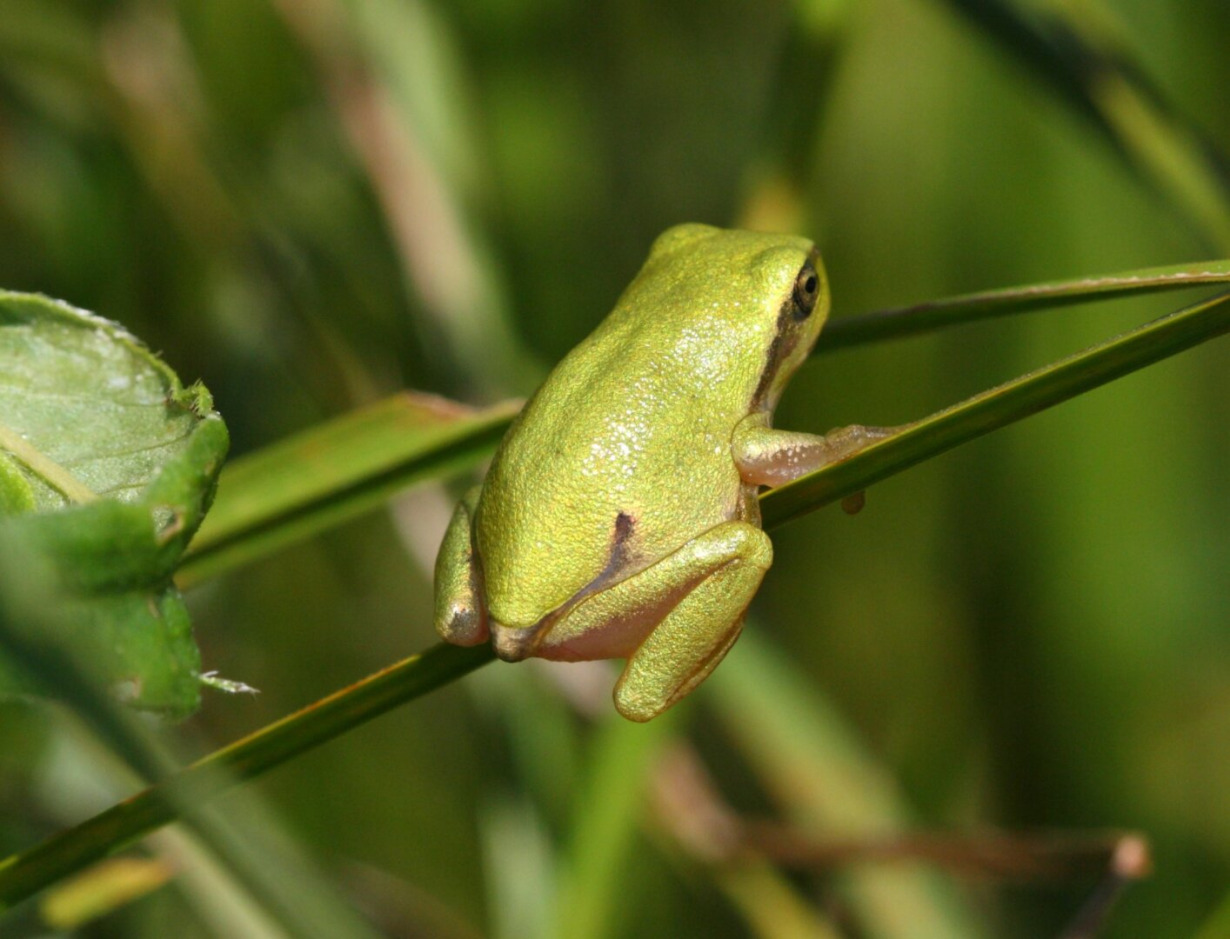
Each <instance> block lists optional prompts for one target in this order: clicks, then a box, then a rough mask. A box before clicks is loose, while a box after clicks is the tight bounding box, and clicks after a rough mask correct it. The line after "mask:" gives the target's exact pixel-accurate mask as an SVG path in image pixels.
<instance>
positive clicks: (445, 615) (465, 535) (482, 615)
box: [435, 486, 489, 646]
mask: <svg viewBox="0 0 1230 939" xmlns="http://www.w3.org/2000/svg"><path fill="white" fill-rule="evenodd" d="M480 491H481V487H480V486H475V487H474V488H473V489H471V490H470V491H469V492H467V493H466V494H465V497H464V498H463V499H462V500H461V501H460V502H459V503H457V508H456V510H455V511H454V512H453V518H452V520H451V521H450V522H449V523H448V529H447V530H446V531H445V533H444V541H443V542H442V543H441V544H440V553H439V554H437V555H436V609H435V624H436V632H438V633H439V634H440V638H441V639H443V640H444V641H445V642H451V643H452V644H453V645H458V646H476V645H478V644H479V643H482V642H486V641H487V636H488V632H489V630H488V627H487V609H486V606H485V605H484V603H483V590H482V584H483V578H482V571H481V570H479V567H478V562H477V555H476V554H475V552H474V543H473V541H472V539H471V534H470V533H471V531H472V530H473V520H474V509H475V507H476V506H477V505H478V494H479V492H480Z"/></svg>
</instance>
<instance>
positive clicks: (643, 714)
mask: <svg viewBox="0 0 1230 939" xmlns="http://www.w3.org/2000/svg"><path fill="white" fill-rule="evenodd" d="M772 562H773V546H772V544H771V542H770V541H769V538H768V536H767V535H766V534H765V533H764V532H762V531H761V530H760V529H759V528H757V527H755V526H754V525H749V524H747V523H746V522H724V523H722V524H720V525H717V526H715V527H714V528H711V529H710V530H709V531H707V532H705V533H704V534H702V535H700V536H699V537H697V538H695V539H693V540H692V541H690V542H688V543H687V544H686V545H684V546H683V547H681V548H680V549H679V550H678V551H676V552H674V553H673V554H670V555H668V556H667V557H665V558H663V559H662V560H661V561H659V562H658V563H656V564H654V565H652V566H650V567H648V568H646V569H645V570H643V571H641V572H640V573H638V574H635V575H633V576H632V577H629V578H628V579H626V580H624V581H621V582H620V583H617V584H614V585H612V586H611V587H609V588H607V589H606V590H603V591H602V592H600V593H597V594H595V595H594V596H592V597H589V598H587V599H586V600H584V601H583V602H581V603H580V604H578V605H577V607H576V608H575V609H574V610H573V611H572V612H571V614H570V615H569V616H568V617H567V618H566V619H564V620H563V621H561V622H560V623H559V624H558V625H557V628H556V629H555V630H553V634H552V637H551V638H552V639H553V640H555V641H556V642H560V643H565V644H567V643H568V642H569V639H571V640H572V643H574V644H575V645H576V646H577V647H578V648H577V651H578V652H580V651H581V650H582V649H583V648H585V646H586V644H587V643H590V642H594V641H595V640H597V641H599V642H602V641H603V640H602V638H601V637H602V635H603V633H606V635H607V637H608V638H607V639H606V642H610V643H611V644H612V646H614V644H615V642H616V639H615V636H614V635H612V633H622V634H624V635H625V636H627V637H629V640H630V639H631V638H632V637H635V639H636V640H637V641H636V642H635V644H634V645H632V646H631V648H629V649H628V650H627V653H625V654H627V655H628V662H627V664H626V665H625V666H624V672H623V675H622V676H621V677H620V679H619V683H618V684H617V685H616V686H615V707H616V708H617V709H618V710H619V713H620V714H622V715H623V716H624V717H626V718H629V719H630V720H634V721H647V720H649V719H650V718H652V717H656V716H657V715H658V714H661V713H662V712H663V711H665V710H666V709H667V708H669V707H670V706H671V705H672V704H674V703H675V702H676V701H678V700H679V699H680V698H682V697H684V696H685V695H686V694H688V692H690V691H691V690H692V689H693V688H695V687H696V686H697V685H699V684H700V683H701V682H702V681H703V680H704V679H705V678H706V676H708V674H709V673H710V672H711V671H713V668H714V666H716V665H717V664H718V662H720V661H721V660H722V657H723V656H724V655H725V654H726V653H727V652H728V651H729V649H730V647H731V646H732V645H733V644H734V642H735V640H736V639H737V638H738V636H739V631H740V630H741V629H742V627H743V617H744V614H745V613H746V611H747V606H748V604H749V603H751V601H752V597H753V596H755V594H756V590H757V588H758V587H759V586H760V581H761V579H762V578H763V577H764V574H765V571H767V570H768V569H769V565H770V564H771V563H772ZM629 640H625V641H629ZM588 651H589V653H590V654H585V655H578V656H576V657H578V658H582V657H583V658H596V657H601V656H600V655H599V654H597V651H598V650H597V649H590V650H588ZM611 651H614V650H613V648H612V650H611ZM540 654H541V653H540ZM551 657H560V658H563V657H571V656H564V655H559V654H557V655H553V656H551Z"/></svg>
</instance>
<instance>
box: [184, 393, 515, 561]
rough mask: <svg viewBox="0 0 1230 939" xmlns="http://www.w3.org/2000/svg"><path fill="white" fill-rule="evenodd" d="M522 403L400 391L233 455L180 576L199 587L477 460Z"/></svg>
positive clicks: (490, 446) (491, 444) (501, 431)
mask: <svg viewBox="0 0 1230 939" xmlns="http://www.w3.org/2000/svg"><path fill="white" fill-rule="evenodd" d="M519 407H520V404H519V403H517V402H509V403H505V404H498V405H495V406H493V407H490V408H487V409H485V410H481V411H477V410H471V409H469V408H465V407H462V406H461V405H458V404H455V403H453V402H451V401H446V400H444V399H442V398H436V397H432V396H430V395H420V394H412V393H403V394H399V395H394V396H393V397H391V398H386V399H385V400H383V401H379V402H377V403H376V404H373V405H371V406H369V407H366V408H361V409H359V410H357V411H354V412H352V413H349V414H346V415H343V416H342V417H339V418H336V419H335V420H332V421H329V422H327V423H325V424H322V425H320V426H318V427H313V428H312V429H310V430H307V431H304V432H303V433H300V434H297V435H295V436H293V437H290V438H287V439H286V440H283V441H279V442H278V443H275V444H273V445H271V446H268V447H265V448H264V449H262V450H260V451H258V452H256V453H253V454H251V455H249V456H245V457H241V458H240V459H238V460H235V461H234V462H233V463H231V464H230V465H228V466H227V467H226V469H225V470H223V473H222V478H221V479H220V481H219V483H218V497H217V500H216V501H215V502H214V506H213V509H212V511H211V512H210V513H209V515H208V517H207V518H206V519H205V523H204V524H203V525H202V526H201V530H200V532H198V534H197V536H196V539H195V540H194V541H193V543H192V548H191V550H190V551H189V552H188V555H187V557H186V559H185V561H184V564H183V565H182V566H181V567H180V569H179V571H178V573H177V575H176V580H177V582H178V583H180V584H181V585H189V584H193V583H196V582H198V581H200V580H202V579H204V578H206V577H209V576H212V575H214V574H217V573H220V572H221V571H223V570H227V569H230V568H232V567H236V566H238V565H240V564H244V563H247V562H249V561H252V560H254V559H256V558H258V557H262V556H264V555H266V554H268V553H270V552H272V551H275V550H277V549H278V548H280V547H283V546H285V545H287V544H289V543H291V542H294V541H299V540H301V539H303V538H306V537H308V536H309V535H312V534H315V533H317V532H319V531H322V530H324V529H326V528H329V527H331V526H333V525H337V524H340V523H341V522H344V521H347V520H349V519H351V518H354V517H355V516H356V515H360V514H362V513H363V512H366V511H368V510H370V509H372V508H375V507H376V506H378V505H379V504H381V503H382V502H383V501H384V500H385V499H387V498H388V497H389V496H390V495H391V494H392V493H394V492H397V491H398V490H400V489H403V488H405V487H406V486H408V485H410V484H412V483H415V482H418V481H421V480H423V479H428V478H432V477H436V476H443V475H446V474H448V473H450V472H456V471H457V470H459V469H461V468H464V467H468V466H473V465H474V464H475V463H476V462H478V460H479V458H480V457H481V456H482V455H483V454H485V453H487V452H489V451H490V450H491V449H492V448H493V447H494V446H495V444H496V442H497V441H498V440H499V439H500V437H502V436H503V434H504V431H505V430H506V429H507V427H508V424H509V422H510V421H511V420H512V416H513V415H514V414H515V413H516V412H517V410H518V408H519Z"/></svg>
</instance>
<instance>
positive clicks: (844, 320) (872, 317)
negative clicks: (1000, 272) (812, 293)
mask: <svg viewBox="0 0 1230 939" xmlns="http://www.w3.org/2000/svg"><path fill="white" fill-rule="evenodd" d="M1213 284H1230V260H1221V261H1201V262H1197V263H1193V264H1174V265H1170V266H1168V267H1149V268H1142V269H1140V270H1134V271H1122V272H1120V273H1118V274H1104V275H1102V276H1100V277H1080V278H1076V279H1073V280H1057V281H1053V282H1051V283H1045V284H1027V285H1025V286H1021V287H1004V288H1001V289H999V290H983V291H979V292H978V293H967V294H963V295H961V296H959V297H947V298H945V299H943V300H931V301H928V302H926V303H916V304H913V305H912V306H905V307H898V308H896V309H891V310H879V311H877V312H875V313H863V314H859V315H857V316H843V317H838V318H837V319H833V320H830V321H829V322H828V323H826V324H825V327H824V332H823V333H821V334H820V341H819V343H817V345H816V353H823V352H831V351H833V350H835V349H844V348H846V347H847V346H856V345H862V344H863V343H867V342H878V341H880V340H882V339H897V338H900V337H902V336H913V335H916V334H918V333H925V332H930V331H932V330H935V329H941V328H942V327H944V326H956V325H960V324H961V323H973V322H977V321H979V320H985V319H993V318H995V317H998V316H1008V315H1010V314H1013V313H1030V312H1033V311H1035V310H1047V309H1054V308H1058V307H1065V306H1072V305H1074V304H1077V303H1092V302H1094V301H1096V300H1111V299H1119V298H1125V297H1135V296H1140V295H1143V294H1150V293H1160V292H1162V291H1167V290H1180V289H1184V288H1187V287H1203V286H1208V285H1213Z"/></svg>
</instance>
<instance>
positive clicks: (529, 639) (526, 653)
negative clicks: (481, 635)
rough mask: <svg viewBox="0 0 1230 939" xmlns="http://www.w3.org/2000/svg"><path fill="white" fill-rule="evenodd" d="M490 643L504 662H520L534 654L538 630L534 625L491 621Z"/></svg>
mask: <svg viewBox="0 0 1230 939" xmlns="http://www.w3.org/2000/svg"><path fill="white" fill-rule="evenodd" d="M490 628H491V645H492V647H493V648H494V649H495V654H496V655H498V656H499V657H500V658H501V659H503V660H504V661H505V662H520V661H521V660H522V659H527V658H529V657H530V656H531V655H533V654H534V647H535V645H537V641H536V640H537V638H538V633H539V630H538V629H537V628H536V627H535V626H530V627H524V626H505V625H504V624H503V623H497V622H496V621H495V620H492V621H491V625H490Z"/></svg>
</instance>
